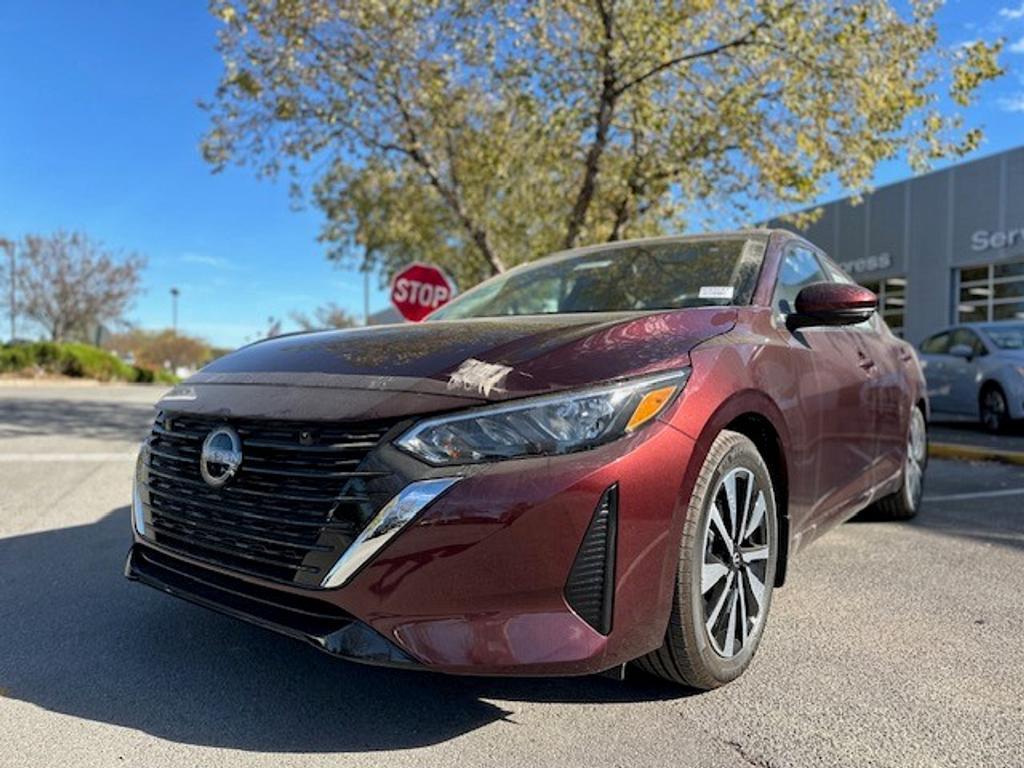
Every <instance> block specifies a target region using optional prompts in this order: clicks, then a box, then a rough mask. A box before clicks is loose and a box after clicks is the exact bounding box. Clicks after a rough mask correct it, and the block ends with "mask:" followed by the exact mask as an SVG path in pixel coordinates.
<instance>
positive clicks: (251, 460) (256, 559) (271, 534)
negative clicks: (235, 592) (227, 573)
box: [142, 414, 392, 586]
mask: <svg viewBox="0 0 1024 768" xmlns="http://www.w3.org/2000/svg"><path fill="white" fill-rule="evenodd" d="M225 425H227V426H230V427H232V428H233V429H234V430H235V431H236V432H237V433H238V435H239V437H240V438H241V442H242V455H243V459H242V464H241V467H240V468H239V470H238V472H237V474H236V475H235V476H234V477H233V478H232V479H231V480H229V481H228V482H227V483H226V484H225V485H223V486H221V487H219V488H214V487H212V486H210V485H208V484H207V483H206V482H205V481H204V480H203V478H202V475H201V474H200V469H199V457H200V453H201V452H202V445H203V440H204V439H205V438H206V436H207V435H208V434H209V433H210V432H211V431H213V430H214V429H216V428H217V427H221V426H225ZM391 426H392V425H391V424H384V423H359V424H354V425H348V424H303V423H297V422H288V421H257V420H244V419H223V418H217V417H209V416H195V415H184V414H160V415H159V416H158V417H157V420H156V422H155V423H154V425H153V431H152V433H151V435H150V438H149V441H148V452H147V454H148V457H147V461H146V471H145V472H144V475H143V483H142V485H143V491H144V493H143V501H144V504H145V513H146V514H145V522H146V534H147V536H148V537H150V538H152V539H153V540H154V541H155V542H156V543H157V544H159V545H161V546H163V547H165V548H166V549H169V550H173V551H175V552H180V553H182V554H185V555H189V556H191V557H194V558H196V559H199V560H203V561H206V562H209V563H212V564H215V565H220V566H223V567H226V568H230V569H232V570H235V571H239V572H243V573H248V574H251V575H255V576H260V577H263V578H269V579H273V580H277V581H284V582H290V583H298V584H302V585H307V586H315V585H318V584H319V583H320V582H321V580H322V579H323V576H324V574H325V573H326V571H327V570H328V569H329V568H330V567H331V566H332V565H333V564H334V563H335V562H336V561H337V559H338V557H340V555H341V554H342V553H343V552H344V551H345V549H347V548H348V546H349V545H350V544H351V543H352V540H353V539H354V538H355V537H356V536H357V535H358V534H359V531H360V530H362V528H363V527H364V526H365V525H366V523H367V522H368V521H369V520H370V518H371V517H372V516H373V514H374V513H375V511H376V510H377V509H378V508H379V507H380V506H382V505H383V503H384V502H385V501H386V499H387V495H388V494H387V492H386V490H385V488H386V486H387V485H388V483H387V482H386V480H387V476H388V473H387V472H385V471H383V470H382V469H380V468H379V467H377V468H373V467H370V466H369V462H367V460H366V459H367V455H368V454H369V453H370V452H371V451H372V450H373V448H374V447H376V445H377V444H378V443H379V442H380V440H381V438H382V437H383V436H384V434H385V433H386V432H387V431H388V429H389V428H390V427H391Z"/></svg>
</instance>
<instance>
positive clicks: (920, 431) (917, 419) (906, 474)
mask: <svg viewBox="0 0 1024 768" xmlns="http://www.w3.org/2000/svg"><path fill="white" fill-rule="evenodd" d="M927 434H928V433H927V427H926V426H925V423H924V414H922V413H921V409H920V408H914V409H913V411H912V412H911V414H910V436H909V437H908V439H907V463H906V467H905V468H904V470H903V479H904V482H905V483H906V488H907V502H908V503H909V504H910V506H911V508H912V509H916V508H917V505H918V503H920V501H921V487H922V482H923V477H924V467H925V462H926V461H927V460H928V438H927Z"/></svg>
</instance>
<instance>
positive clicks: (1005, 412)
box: [978, 384, 1010, 434]
mask: <svg viewBox="0 0 1024 768" xmlns="http://www.w3.org/2000/svg"><path fill="white" fill-rule="evenodd" d="M979 399H980V402H979V403H978V408H979V413H980V416H981V423H982V426H984V427H985V429H987V430H988V431H989V432H992V433H993V434H999V433H1001V432H1005V431H1006V428H1007V427H1008V426H1009V425H1010V409H1009V407H1008V406H1007V405H1006V395H1005V394H1004V393H1003V390H1002V388H1001V387H1000V386H999V385H998V384H986V385H985V388H984V389H983V390H982V391H981V397H980V398H979Z"/></svg>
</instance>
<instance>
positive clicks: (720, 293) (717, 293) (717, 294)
mask: <svg viewBox="0 0 1024 768" xmlns="http://www.w3.org/2000/svg"><path fill="white" fill-rule="evenodd" d="M733 293H735V290H734V289H733V287H732V286H731V285H702V286H701V287H700V293H698V294H697V297H698V298H701V299H731V298H732V296H733Z"/></svg>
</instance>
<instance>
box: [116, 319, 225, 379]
mask: <svg viewBox="0 0 1024 768" xmlns="http://www.w3.org/2000/svg"><path fill="white" fill-rule="evenodd" d="M104 346H106V347H107V348H108V349H110V350H113V351H115V352H118V353H120V354H125V353H130V354H131V355H132V357H133V358H134V363H135V365H137V366H139V367H141V368H149V369H151V370H156V369H160V368H169V369H170V370H172V371H173V370H177V369H178V368H182V367H184V368H198V367H199V366H201V365H205V364H206V363H207V362H209V361H210V360H211V359H213V357H214V353H213V350H212V349H211V348H210V345H209V344H208V343H207V342H206V341H205V340H203V339H200V338H196V337H193V336H185V335H183V334H179V333H175V332H174V331H173V330H171V329H165V330H163V331H144V330H140V329H133V330H130V331H127V332H125V333H119V334H115V335H114V336H112V337H110V338H109V339H108V340H107V341H106V342H105V344H104Z"/></svg>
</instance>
